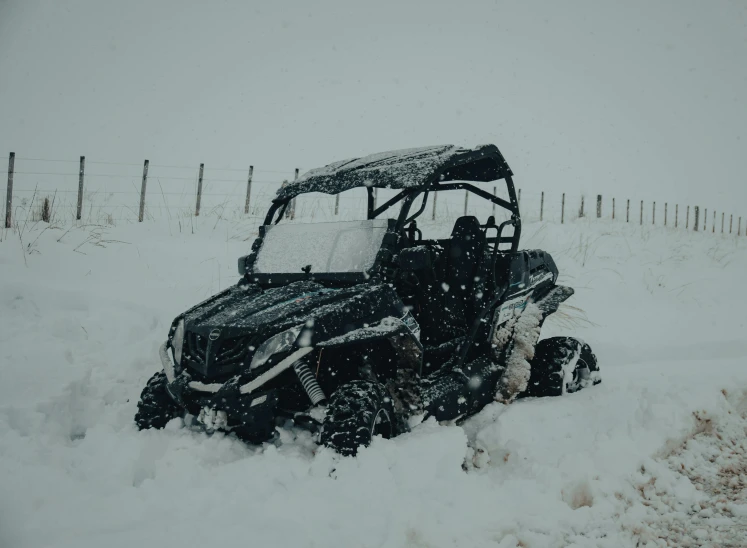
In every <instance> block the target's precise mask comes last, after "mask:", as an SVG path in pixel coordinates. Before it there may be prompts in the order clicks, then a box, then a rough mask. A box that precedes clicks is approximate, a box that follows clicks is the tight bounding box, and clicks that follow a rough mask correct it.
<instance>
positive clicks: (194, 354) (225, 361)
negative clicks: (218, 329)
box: [184, 331, 253, 380]
mask: <svg viewBox="0 0 747 548" xmlns="http://www.w3.org/2000/svg"><path fill="white" fill-rule="evenodd" d="M185 339H186V340H185V343H186V344H185V346H186V348H185V350H186V352H185V355H184V357H185V358H186V359H187V364H188V365H189V366H190V369H192V370H194V371H197V372H198V373H200V374H201V375H200V376H202V377H204V378H206V379H210V380H215V379H216V378H217V377H223V376H225V375H229V376H230V375H231V374H233V373H235V372H236V371H237V370H238V369H239V367H241V366H242V365H244V364H246V363H248V360H251V357H252V354H253V350H252V349H250V346H251V343H252V339H253V337H252V336H251V335H242V336H240V337H229V338H225V339H218V340H216V341H210V340H209V339H208V337H207V336H205V335H200V334H199V333H195V332H193V331H189V332H187V334H186V337H185ZM208 349H209V351H210V359H209V360H208Z"/></svg>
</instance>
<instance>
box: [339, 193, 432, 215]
mask: <svg viewBox="0 0 747 548" xmlns="http://www.w3.org/2000/svg"><path fill="white" fill-rule="evenodd" d="M338 196H339V194H338ZM437 199H438V192H434V193H433V212H432V213H431V221H435V220H436V200H437Z"/></svg>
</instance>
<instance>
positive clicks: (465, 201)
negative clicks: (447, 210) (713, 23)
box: [464, 190, 469, 216]
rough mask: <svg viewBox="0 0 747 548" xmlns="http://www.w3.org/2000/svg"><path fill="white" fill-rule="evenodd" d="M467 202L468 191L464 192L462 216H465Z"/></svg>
mask: <svg viewBox="0 0 747 548" xmlns="http://www.w3.org/2000/svg"><path fill="white" fill-rule="evenodd" d="M468 200H469V190H465V191H464V215H465V216H466V215H467V201H468Z"/></svg>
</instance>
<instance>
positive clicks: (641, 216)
mask: <svg viewBox="0 0 747 548" xmlns="http://www.w3.org/2000/svg"><path fill="white" fill-rule="evenodd" d="M641 226H643V200H641Z"/></svg>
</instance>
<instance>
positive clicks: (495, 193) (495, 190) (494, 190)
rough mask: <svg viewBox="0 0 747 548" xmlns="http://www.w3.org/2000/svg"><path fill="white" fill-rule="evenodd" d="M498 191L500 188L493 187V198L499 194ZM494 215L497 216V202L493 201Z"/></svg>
mask: <svg viewBox="0 0 747 548" xmlns="http://www.w3.org/2000/svg"><path fill="white" fill-rule="evenodd" d="M497 192H498V188H497V187H493V198H495V197H496V196H497V195H498V194H497ZM493 216H495V202H493Z"/></svg>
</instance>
